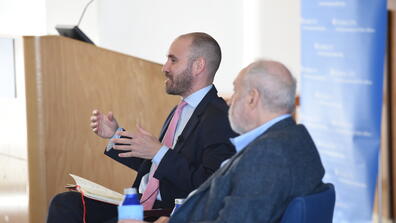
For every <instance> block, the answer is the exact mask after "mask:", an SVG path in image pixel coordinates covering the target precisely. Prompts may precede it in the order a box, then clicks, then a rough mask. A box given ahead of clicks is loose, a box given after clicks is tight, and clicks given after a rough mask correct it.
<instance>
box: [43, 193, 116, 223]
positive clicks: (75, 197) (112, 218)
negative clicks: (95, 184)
mask: <svg viewBox="0 0 396 223" xmlns="http://www.w3.org/2000/svg"><path fill="white" fill-rule="evenodd" d="M84 200H85V207H86V220H87V221H86V222H87V223H96V222H98V223H99V222H106V223H110V222H111V223H112V222H117V206H116V205H113V204H108V203H104V202H100V201H96V200H92V199H89V198H86V197H84ZM73 222H76V223H77V222H83V205H82V200H81V194H80V193H78V192H73V191H69V192H64V193H60V194H58V195H56V196H55V197H54V198H53V199H52V201H51V204H50V207H49V210H48V218H47V223H73Z"/></svg>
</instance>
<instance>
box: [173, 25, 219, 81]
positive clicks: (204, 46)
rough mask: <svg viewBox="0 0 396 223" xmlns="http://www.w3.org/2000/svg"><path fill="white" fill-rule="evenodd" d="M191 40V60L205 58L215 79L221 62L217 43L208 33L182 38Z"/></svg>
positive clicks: (190, 34)
mask: <svg viewBox="0 0 396 223" xmlns="http://www.w3.org/2000/svg"><path fill="white" fill-rule="evenodd" d="M180 37H181V38H184V37H188V38H191V39H192V41H191V52H190V53H191V54H190V60H193V59H196V58H198V57H204V58H205V60H206V62H207V70H208V73H209V77H210V78H212V79H213V78H214V76H215V74H216V72H217V70H218V69H219V66H220V62H221V49H220V45H219V44H218V43H217V41H216V40H215V39H214V38H213V37H211V36H210V35H209V34H207V33H203V32H193V33H187V34H184V35H181V36H180Z"/></svg>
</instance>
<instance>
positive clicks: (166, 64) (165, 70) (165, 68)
mask: <svg viewBox="0 0 396 223" xmlns="http://www.w3.org/2000/svg"><path fill="white" fill-rule="evenodd" d="M162 72H163V73H165V72H169V66H168V62H166V63H165V64H164V65H163V66H162Z"/></svg>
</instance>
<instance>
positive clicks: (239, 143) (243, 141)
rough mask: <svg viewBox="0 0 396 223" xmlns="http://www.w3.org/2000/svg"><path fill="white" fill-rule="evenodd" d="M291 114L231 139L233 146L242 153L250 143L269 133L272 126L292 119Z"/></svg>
mask: <svg viewBox="0 0 396 223" xmlns="http://www.w3.org/2000/svg"><path fill="white" fill-rule="evenodd" d="M290 116H291V115H290V114H285V115H281V116H278V117H276V118H274V119H271V120H270V121H268V122H266V123H264V124H262V125H260V126H259V127H257V128H255V129H253V130H250V131H249V132H246V133H244V134H242V135H240V136H237V137H235V138H230V141H231V143H232V144H234V146H235V149H236V152H237V153H238V152H240V151H242V150H243V149H244V148H245V147H246V146H247V145H248V144H249V143H251V142H252V141H253V140H254V139H256V138H257V137H258V136H260V135H261V134H262V133H264V132H265V131H267V129H269V128H270V127H271V126H273V125H274V124H275V123H277V122H280V121H281V120H283V119H286V118H288V117H290Z"/></svg>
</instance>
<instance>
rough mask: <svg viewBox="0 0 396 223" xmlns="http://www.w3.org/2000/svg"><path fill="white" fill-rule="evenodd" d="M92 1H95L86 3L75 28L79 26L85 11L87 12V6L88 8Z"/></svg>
mask: <svg viewBox="0 0 396 223" xmlns="http://www.w3.org/2000/svg"><path fill="white" fill-rule="evenodd" d="M93 1H95V0H91V1H89V2H88V4H86V5H85V7H84V10H83V12H82V14H81V16H80V19H79V20H78V23H77V26H79V25H80V23H81V20H82V18H83V17H84V14H85V11H87V8H88V6H89V5H90V4H91V3H92V2H93Z"/></svg>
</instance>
